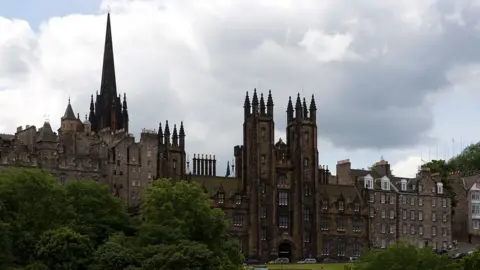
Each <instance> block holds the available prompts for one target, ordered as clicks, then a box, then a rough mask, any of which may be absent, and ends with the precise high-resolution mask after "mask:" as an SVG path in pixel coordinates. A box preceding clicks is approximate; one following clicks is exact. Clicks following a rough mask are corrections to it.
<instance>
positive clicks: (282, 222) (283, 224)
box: [278, 216, 290, 229]
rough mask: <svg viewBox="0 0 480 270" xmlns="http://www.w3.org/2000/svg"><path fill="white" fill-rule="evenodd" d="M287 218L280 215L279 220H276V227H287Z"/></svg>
mask: <svg viewBox="0 0 480 270" xmlns="http://www.w3.org/2000/svg"><path fill="white" fill-rule="evenodd" d="M289 223H290V221H289V218H288V217H287V216H280V218H279V222H278V227H280V228H282V229H287V228H288V226H289Z"/></svg>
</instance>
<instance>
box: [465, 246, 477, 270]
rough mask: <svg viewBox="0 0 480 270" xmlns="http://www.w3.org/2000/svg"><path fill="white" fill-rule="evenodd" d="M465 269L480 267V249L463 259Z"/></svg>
mask: <svg viewBox="0 0 480 270" xmlns="http://www.w3.org/2000/svg"><path fill="white" fill-rule="evenodd" d="M462 264H463V270H478V269H480V251H479V250H476V251H475V252H473V253H472V254H471V255H468V256H466V257H464V258H463V259H462Z"/></svg>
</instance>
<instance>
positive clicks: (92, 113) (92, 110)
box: [88, 95, 95, 125]
mask: <svg viewBox="0 0 480 270" xmlns="http://www.w3.org/2000/svg"><path fill="white" fill-rule="evenodd" d="M88 121H90V123H92V125H93V122H94V121H95V104H94V103H93V95H92V96H91V97H90V113H89V114H88Z"/></svg>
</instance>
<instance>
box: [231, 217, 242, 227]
mask: <svg viewBox="0 0 480 270" xmlns="http://www.w3.org/2000/svg"><path fill="white" fill-rule="evenodd" d="M233 226H235V227H243V216H242V215H239V214H235V215H233Z"/></svg>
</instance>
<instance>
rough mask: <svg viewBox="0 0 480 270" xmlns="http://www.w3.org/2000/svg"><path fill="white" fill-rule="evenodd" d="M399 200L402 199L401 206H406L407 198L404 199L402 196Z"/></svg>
mask: <svg viewBox="0 0 480 270" xmlns="http://www.w3.org/2000/svg"><path fill="white" fill-rule="evenodd" d="M401 199H402V204H407V197H405V195H402V197H401Z"/></svg>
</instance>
